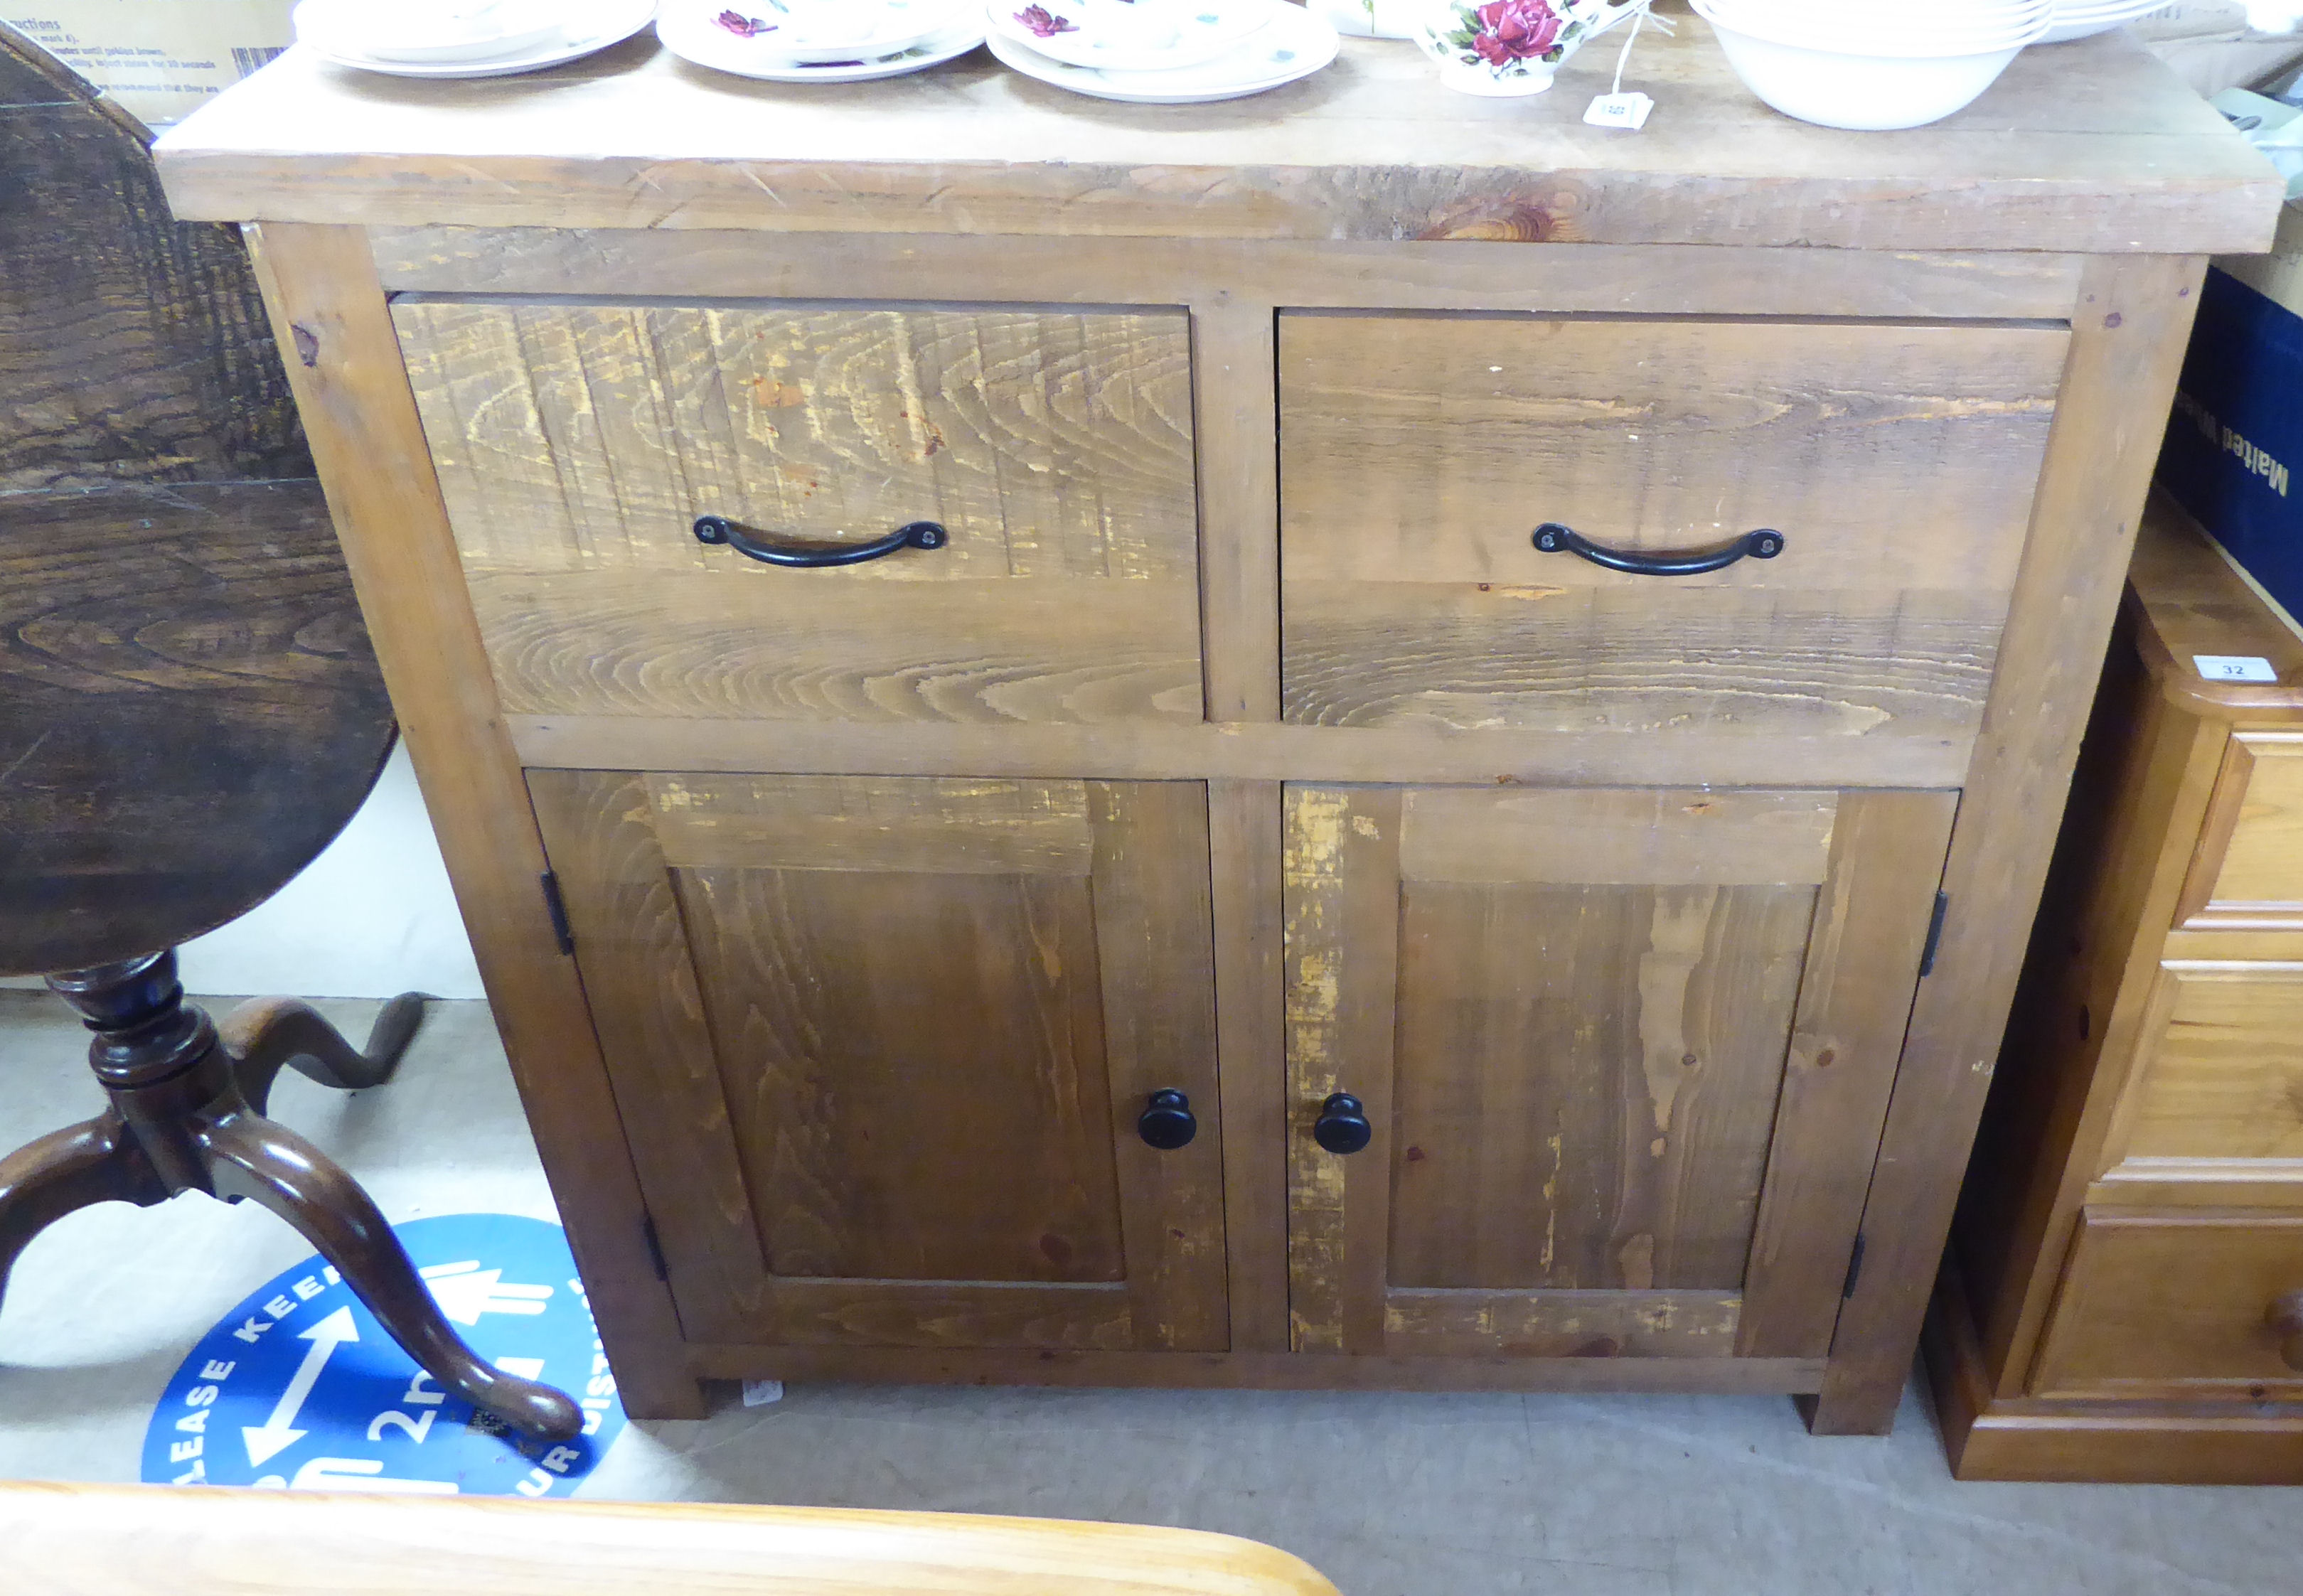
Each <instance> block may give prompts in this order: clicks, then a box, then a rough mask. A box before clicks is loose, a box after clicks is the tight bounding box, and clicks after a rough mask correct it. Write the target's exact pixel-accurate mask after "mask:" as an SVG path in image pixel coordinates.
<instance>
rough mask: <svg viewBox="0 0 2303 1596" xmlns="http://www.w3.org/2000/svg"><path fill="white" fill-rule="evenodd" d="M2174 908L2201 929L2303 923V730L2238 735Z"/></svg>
mask: <svg viewBox="0 0 2303 1596" xmlns="http://www.w3.org/2000/svg"><path fill="white" fill-rule="evenodd" d="M2175 913H2176V915H2177V916H2178V917H2179V919H2180V923H2181V925H2184V926H2185V927H2187V928H2190V929H2196V930H2206V929H2210V928H2230V929H2234V930H2247V929H2254V928H2257V927H2265V928H2270V927H2279V928H2285V929H2294V928H2299V927H2303V735H2298V734H2296V733H2294V732H2286V731H2260V730H2244V729H2242V730H2239V731H2237V732H2234V733H2233V734H2232V737H2231V744H2230V746H2229V747H2228V748H2227V749H2226V750H2225V751H2224V755H2223V773H2222V775H2221V776H2220V777H2219V778H2218V779H2217V781H2216V782H2215V796H2214V798H2213V799H2212V800H2211V801H2210V804H2209V806H2208V810H2207V823H2206V829H2205V830H2204V831H2203V832H2201V833H2200V837H2199V851H2198V855H2197V856H2195V857H2194V858H2193V860H2192V863H2191V873H2190V874H2189V877H2188V878H2186V879H2185V881H2184V882H2183V896H2182V899H2181V901H2180V902H2179V903H2178V904H2177V905H2176V908H2175Z"/></svg>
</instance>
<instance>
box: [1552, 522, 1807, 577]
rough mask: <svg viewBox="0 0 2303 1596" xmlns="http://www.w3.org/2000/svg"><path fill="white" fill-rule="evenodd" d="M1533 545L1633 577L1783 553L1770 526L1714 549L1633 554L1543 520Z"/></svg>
mask: <svg viewBox="0 0 2303 1596" xmlns="http://www.w3.org/2000/svg"><path fill="white" fill-rule="evenodd" d="M1535 546H1536V547H1537V548H1539V549H1540V550H1542V551H1543V552H1544V553H1547V554H1556V553H1563V552H1564V553H1570V554H1581V555H1582V556H1583V558H1585V559H1586V560H1589V561H1590V562H1591V563H1592V564H1594V565H1604V566H1606V567H1607V569H1608V570H1627V571H1630V572H1631V573H1632V575H1633V576H1635V577H1694V576H1700V575H1702V574H1703V573H1704V572H1705V571H1707V570H1724V569H1725V568H1726V567H1727V566H1730V565H1733V564H1734V563H1735V562H1736V561H1738V560H1741V559H1742V558H1744V557H1745V556H1746V555H1748V556H1750V558H1751V559H1754V560H1772V559H1774V558H1775V557H1776V555H1777V554H1780V553H1783V552H1784V535H1783V534H1782V533H1780V532H1778V531H1776V529H1775V528H1772V527H1762V528H1759V530H1758V531H1756V532H1746V533H1744V534H1743V536H1741V537H1736V538H1731V539H1729V540H1728V541H1727V542H1725V543H1724V544H1721V545H1719V546H1718V547H1717V548H1714V549H1697V550H1695V551H1693V552H1692V553H1685V554H1634V553H1626V552H1625V551H1624V550H1622V549H1611V548H1609V547H1607V545H1604V544H1597V543H1593V542H1592V541H1591V540H1590V538H1588V537H1586V536H1583V535H1582V533H1581V532H1578V531H1576V530H1575V528H1573V527H1563V526H1561V525H1560V524H1559V523H1558V522H1557V521H1546V522H1544V523H1543V525H1541V526H1540V527H1538V528H1536V529H1535Z"/></svg>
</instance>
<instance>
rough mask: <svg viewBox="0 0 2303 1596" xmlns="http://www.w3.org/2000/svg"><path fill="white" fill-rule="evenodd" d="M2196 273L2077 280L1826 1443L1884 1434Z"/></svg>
mask: <svg viewBox="0 0 2303 1596" xmlns="http://www.w3.org/2000/svg"><path fill="white" fill-rule="evenodd" d="M2202 270H2203V263H2201V262H2200V261H2198V260H2196V259H2189V258H2147V259H2140V260H2131V261H2130V260H2104V261H2100V262H2097V263H2096V264H2095V265H2093V266H2090V267H2089V268H2088V283H2087V287H2086V291H2085V293H2084V295H2083V298H2082V305H2083V309H2082V313H2081V315H2080V316H2079V317H2078V319H2077V320H2076V321H2075V322H2074V324H2073V327H2072V336H2071V364H2070V367H2069V368H2068V369H2067V371H2066V372H2065V375H2064V380H2063V401H2062V402H2061V404H2060V406H2059V407H2058V410H2057V412H2056V418H2055V429H2054V437H2053V439H2052V441H2051V442H2050V443H2049V446H2048V452H2047V464H2046V472H2045V474H2044V475H2043V477H2041V480H2040V485H2039V492H2038V496H2037V500H2036V501H2035V502H2034V505H2033V511H2032V521H2031V535H2030V537H2029V542H2028V543H2027V545H2025V549H2024V557H2023V565H2022V570H2021V571H2020V574H2019V575H2018V577H2017V578H2016V587H2015V599H2014V604H2013V605H2012V609H2011V611H2010V613H2009V619H2008V628H2007V633H2006V638H2005V641H2004V644H2003V645H2002V647H2001V650H2000V659H1999V671H1998V675H1997V677H1996V679H1995V683H1994V688H1993V697H1992V703H1991V705H1990V707H1989V709H1988V710H1987V712H1986V715H1985V720H1984V730H1983V735H1982V737H1981V739H1979V740H1978V743H1977V745H1976V750H1975V761H1974V765H1973V768H1972V769H1971V770H1970V773H1969V775H1968V778H1967V780H1966V781H1965V783H1964V786H1965V789H1966V794H1965V797H1964V798H1963V799H1962V801H1961V815H1963V816H1967V817H1969V818H1968V819H1965V820H1962V822H1961V823H1960V824H1958V825H1957V826H1956V827H1954V829H1953V833H1952V846H1951V856H1950V862H1949V864H1948V866H1946V868H1945V870H1944V891H1947V892H1949V893H1950V895H1951V899H1952V902H1953V905H1954V906H1955V912H1953V914H1952V915H1951V916H1950V917H1949V918H1948V919H1947V920H1946V922H1945V924H1944V934H1943V941H1942V944H1941V947H1940V949H1939V950H1938V952H1937V955H1936V967H1935V973H1934V975H1932V976H1931V977H1930V978H1929V979H1928V980H1927V981H1924V982H1922V983H1920V985H1919V1000H1918V1002H1917V1003H1916V1005H1915V1006H1914V1009H1913V1012H1912V1018H1911V1035H1910V1038H1909V1040H1908V1041H1907V1042H1906V1043H1905V1045H1904V1050H1903V1059H1902V1065H1901V1067H1900V1068H1899V1069H1898V1071H1897V1073H1896V1077H1895V1090H1894V1097H1893V1099H1892V1101H1891V1102H1890V1103H1889V1106H1888V1111H1887V1121H1886V1128H1885V1134H1884V1138H1883V1140H1882V1143H1881V1146H1880V1153H1879V1161H1878V1163H1877V1167H1876V1168H1875V1169H1874V1170H1873V1173H1872V1179H1871V1189H1870V1194H1869V1198H1868V1199H1867V1201H1866V1204H1865V1209H1864V1218H1863V1236H1864V1241H1865V1254H1864V1268H1863V1274H1862V1277H1861V1279H1860V1281H1859V1282H1858V1284H1857V1288H1856V1291H1855V1294H1854V1296H1852V1298H1850V1299H1849V1301H1848V1303H1847V1305H1846V1306H1845V1308H1844V1309H1843V1311H1842V1313H1841V1314H1840V1320H1839V1328H1838V1330H1837V1331H1836V1332H1835V1335H1834V1337H1833V1339H1832V1360H1831V1364H1832V1366H1831V1373H1830V1376H1829V1380H1828V1383H1827V1386H1826V1390H1825V1391H1824V1393H1823V1394H1822V1396H1821V1397H1820V1398H1818V1401H1817V1402H1816V1403H1815V1404H1814V1405H1813V1406H1812V1407H1811V1409H1810V1412H1809V1423H1810V1425H1811V1426H1812V1427H1813V1428H1814V1429H1815V1430H1816V1431H1818V1432H1819V1433H1825V1434H1842V1433H1865V1434H1870V1433H1879V1432H1883V1431H1885V1430H1886V1429H1887V1428H1888V1426H1889V1425H1891V1424H1892V1423H1894V1413H1895V1405H1896V1403H1897V1402H1898V1401H1899V1400H1900V1399H1901V1397H1902V1387H1903V1381H1904V1379H1905V1376H1906V1374H1907V1373H1908V1372H1909V1370H1910V1366H1911V1350H1912V1347H1914V1346H1915V1345H1916V1344H1917V1342H1918V1339H1919V1323H1920V1321H1921V1319H1922V1318H1923V1317H1924V1316H1925V1313H1926V1311H1927V1299H1928V1290H1929V1288H1930V1285H1931V1283H1932V1281H1933V1279H1934V1274H1935V1264H1936V1260H1937V1259H1938V1258H1939V1257H1940V1256H1941V1254H1942V1251H1943V1245H1944V1236H1945V1233H1946V1232H1947V1231H1948V1229H1949V1228H1950V1222H1951V1215H1952V1209H1953V1203H1954V1201H1955V1197H1956V1193H1957V1191H1958V1187H1959V1182H1960V1177H1961V1173H1962V1172H1963V1171H1964V1170H1965V1168H1966V1165H1967V1160H1968V1152H1969V1148H1970V1144H1971V1142H1972V1140H1973V1137H1974V1128H1975V1124H1976V1120H1977V1119H1978V1116H1979V1115H1980V1113H1981V1111H1982V1108H1983V1101H1984V1097H1985V1094H1986V1093H1987V1090H1988V1088H1989V1085H1990V1078H1991V1074H1992V1070H1993V1068H1994V1065H1995V1059H1996V1056H1997V1051H1998V1046H1999V1043H2000V1040H2001V1037H2002V1034H2003V1031H2004V1026H2005V1022H2006V1015H2007V1009H2008V1004H2009V1001H2010V1000H2011V998H2012V996H2013V992H2014V987H2015V981H2016V976H2017V974H2018V972H2019V971H2020V962H2021V950H2022V949H2023V946H2024V944H2025V941H2026V939H2027V935H2028V928H2029V925H2030V923H2031V920H2032V916H2033V914H2034V912H2035V911H2036V909H2037V905H2038V900H2039V890H2040V884H2041V881H2042V878H2043V877H2044V876H2045V874H2046V866H2047V860H2048V857H2049V855H2050V853H2051V852H2052V850H2053V848H2054V836H2055V832H2056V828H2057V825H2058V823H2059V822H2060V819H2061V815H2062V811H2063V800H2064V798H2065V797H2066V795H2067V793H2068V791H2069V789H2070V782H2071V765H2072V763H2073V761H2074V759H2075V758H2076V756H2077V755H2078V751H2079V734H2080V731H2081V730H2082V728H2083V727H2084V725H2085V723H2086V718H2087V712H2088V705H2089V703H2090V702H2091V701H2092V699H2093V697H2094V692H2095V686H2096V678H2097V674H2098V672H2099V670H2100V668H2101V663H2102V658H2103V642H2104V639H2105V637H2106V636H2107V635H2108V634H2109V632H2110V629H2111V622H2112V618H2113V613H2114V612H2115V611H2116V610H2117V608H2118V604H2119V595H2120V588H2121V585H2122V575H2123V572H2124V568H2125V562H2126V554H2127V553H2128V551H2129V550H2130V548H2131V547H2132V545H2133V541H2134V536H2135V528H2136V523H2137V519H2138V515H2139V513H2140V511H2141V510H2142V508H2143V501H2144V493H2145V488H2146V486H2147V483H2148V481H2149V477H2150V470H2151V462H2152V460H2153V459H2154V458H2155V453H2156V445H2155V440H2156V439H2157V437H2158V436H2159V435H2160V433H2161V431H2162V430H2163V426H2164V419H2165V416H2166V409H2167V404H2168V401H2169V397H2170V395H2171V394H2172V391H2173V387H2174V382H2175V376H2176V372H2177V370H2178V368H2179V367H2180V366H2181V359H2182V354H2183V350H2184V347H2185V343H2186V342H2187V339H2188V336H2189V332H2190V322H2191V312H2192V309H2193V308H2194V304H2195V300H2196V296H2197V293H2198V284H2199V281H2200V276H2201V273H2202Z"/></svg>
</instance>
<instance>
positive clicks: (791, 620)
mask: <svg viewBox="0 0 2303 1596" xmlns="http://www.w3.org/2000/svg"><path fill="white" fill-rule="evenodd" d="M730 558H731V559H732V558H737V556H732V555H731V556H730ZM775 574H777V575H781V576H796V577H797V578H800V582H799V583H798V584H793V585H781V586H780V585H776V584H774V583H772V582H755V581H751V580H736V581H730V580H727V579H724V578H723V577H722V576H721V575H720V574H717V573H714V574H708V575H707V574H704V573H694V572H692V573H688V574H685V575H671V574H668V573H667V574H641V573H636V572H630V571H611V570H602V571H569V572H528V571H507V570H477V571H475V572H474V573H473V575H472V578H471V588H472V604H473V607H474V609H475V610H476V611H477V613H478V615H479V618H480V628H481V631H482V633H483V634H484V635H485V638H486V639H487V647H488V655H489V658H488V663H489V665H490V667H491V668H492V669H493V671H494V672H495V675H496V680H497V682H498V684H499V686H500V688H501V689H502V696H503V700H504V705H505V707H506V708H507V709H508V710H509V711H510V712H511V713H513V714H552V715H630V716H649V717H656V716H662V717H672V718H679V717H689V716H696V717H706V718H711V717H720V716H741V717H747V718H758V719H761V720H770V721H786V722H789V721H809V720H842V721H857V722H871V721H878V722H934V721H958V722H976V723H979V724H984V725H996V726H1001V727H1006V726H1010V725H1014V724H1015V723H1017V722H1035V721H1038V722H1070V723H1075V724H1099V723H1103V722H1116V721H1133V720H1143V721H1164V722H1171V723H1176V724H1181V725H1189V724H1192V723H1194V722H1197V721H1199V720H1200V718H1201V711H1200V651H1199V619H1198V600H1199V595H1198V593H1197V591H1196V590H1195V589H1194V587H1193V586H1192V585H1191V584H1190V583H1188V582H1180V581H1159V582H1108V581H1102V580H1098V579H1092V578H1061V577H1057V578H1026V579H1019V580H1017V581H1013V582H999V583H993V582H952V583H936V584H933V585H930V584H927V583H916V582H902V583H898V582H873V583H871V584H869V585H868V586H867V585H862V584H858V585H855V586H850V587H846V588H844V589H842V590H839V591H838V592H837V593H830V592H827V591H826V590H824V589H822V588H819V587H816V586H815V585H814V578H818V577H822V576H825V575H829V574H832V573H829V572H824V571H813V570H811V571H783V572H778V573H775Z"/></svg>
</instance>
